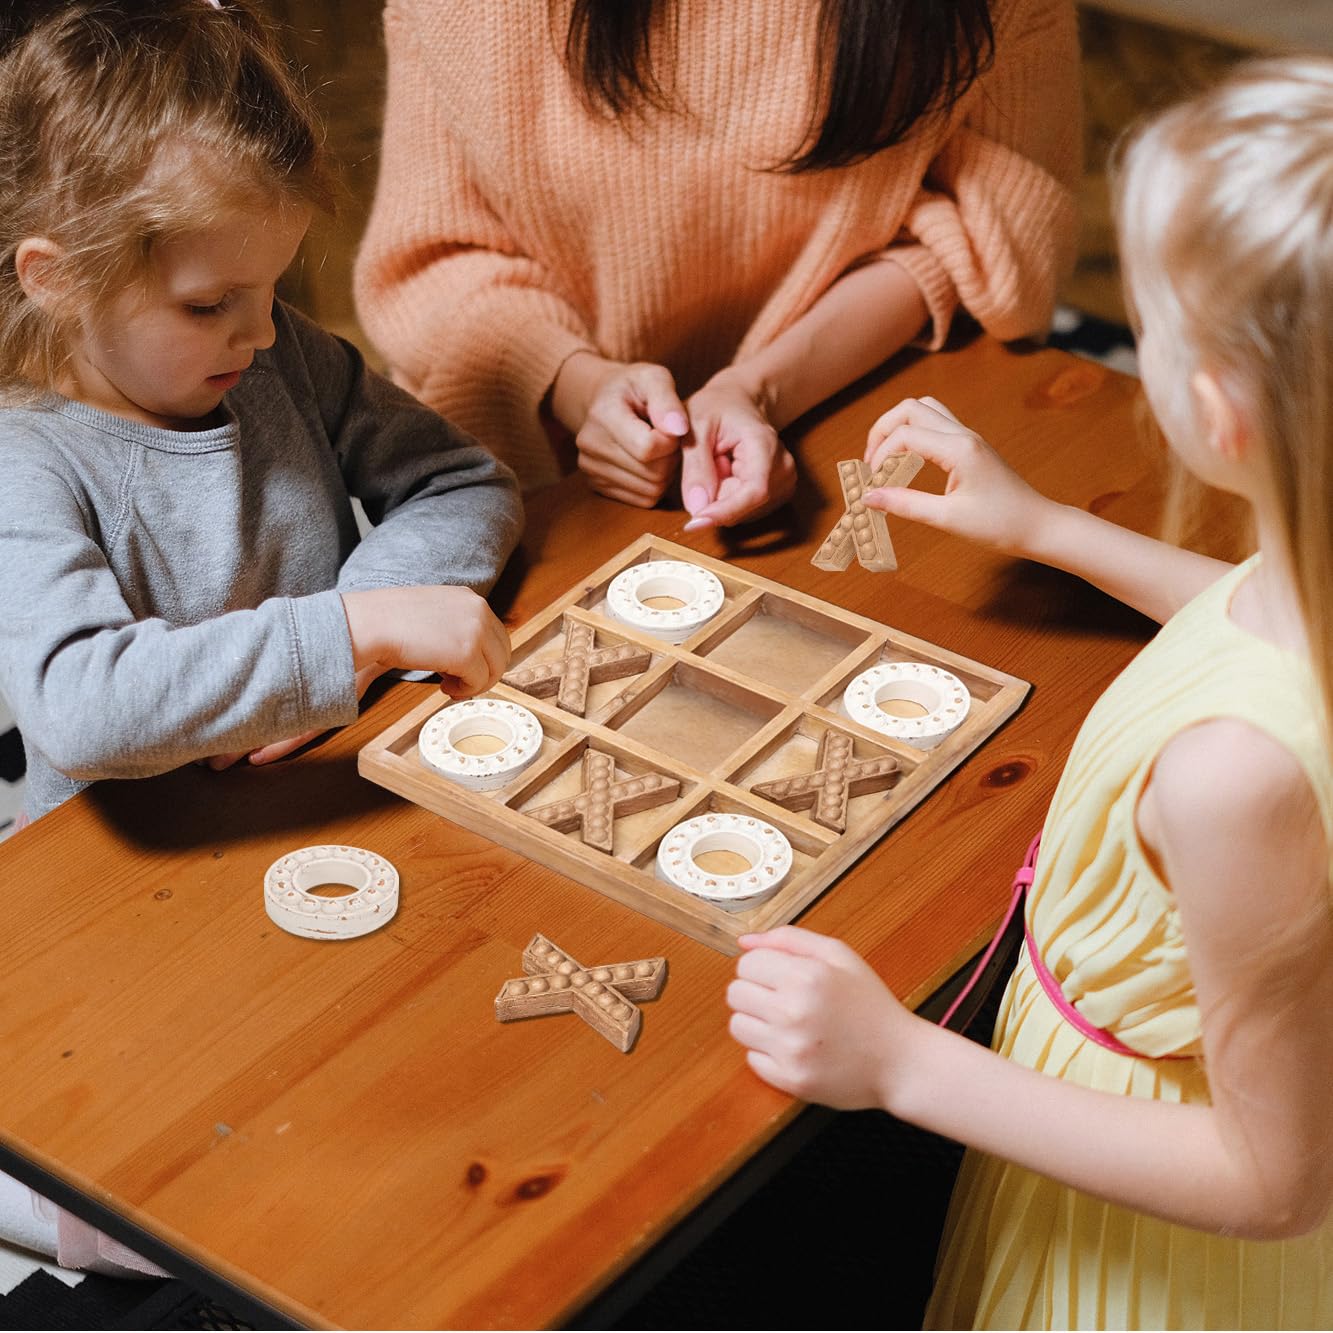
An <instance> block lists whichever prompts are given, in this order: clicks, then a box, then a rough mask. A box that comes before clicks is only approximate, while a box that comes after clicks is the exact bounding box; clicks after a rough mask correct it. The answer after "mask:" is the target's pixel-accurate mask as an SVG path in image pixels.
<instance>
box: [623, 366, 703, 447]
mask: <svg viewBox="0 0 1333 1333" xmlns="http://www.w3.org/2000/svg"><path fill="white" fill-rule="evenodd" d="M632 382H633V383H634V385H635V387H636V389H637V390H638V393H639V397H640V399H641V401H642V402H643V405H644V411H645V414H646V415H647V418H648V420H649V422H650V423H651V424H652V426H653V427H654V429H656V430H658V431H660V432H661V433H662V434H663V435H667V436H671V437H673V438H675V439H677V440H679V439H680V437H681V436H682V435H688V434H689V432H690V418H689V416H688V415H687V414H686V411H685V404H684V403H682V402H681V401H680V395H679V394H677V393H676V381H675V380H674V379H673V378H672V376H671V372H670V371H669V370H668V369H667V368H666V367H665V366H653V365H646V366H641V367H638V366H636V367H635V368H634V371H633V372H632Z"/></svg>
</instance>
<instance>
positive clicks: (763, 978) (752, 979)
mask: <svg viewBox="0 0 1333 1333" xmlns="http://www.w3.org/2000/svg"><path fill="white" fill-rule="evenodd" d="M817 966H818V964H817V963H816V962H815V961H813V960H812V959H811V958H809V957H807V956H803V955H801V954H796V953H790V952H788V951H787V950H785V949H776V948H759V949H749V950H747V951H746V952H745V953H743V954H742V955H741V956H740V958H738V959H737V960H736V976H737V977H738V978H740V979H742V980H744V981H746V982H749V983H752V984H754V985H756V986H762V987H763V988H764V989H765V991H766V992H768V993H771V992H773V991H775V990H779V989H781V988H782V987H783V986H786V985H790V984H791V983H792V982H794V981H798V980H800V979H802V978H804V977H806V976H808V975H809V974H810V973H811V972H812V971H813V970H814V969H815V968H816V967H817Z"/></svg>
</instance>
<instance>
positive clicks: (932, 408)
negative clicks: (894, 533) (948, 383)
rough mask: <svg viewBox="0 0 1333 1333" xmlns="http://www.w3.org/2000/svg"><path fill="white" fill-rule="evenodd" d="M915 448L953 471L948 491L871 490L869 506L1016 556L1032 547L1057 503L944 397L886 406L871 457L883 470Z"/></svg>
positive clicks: (868, 446) (867, 498) (866, 497)
mask: <svg viewBox="0 0 1333 1333" xmlns="http://www.w3.org/2000/svg"><path fill="white" fill-rule="evenodd" d="M909 450H910V451H911V452H914V453H918V454H920V455H921V457H922V458H924V459H925V460H926V461H927V462H928V463H934V464H935V465H936V466H937V467H940V468H943V470H944V471H945V472H947V473H948V474H949V482H948V485H947V486H945V488H944V494H943V495H931V494H929V493H928V492H926V491H915V490H910V489H908V488H907V487H905V486H884V487H881V488H879V489H877V490H870V491H867V492H866V493H865V495H864V496H863V497H862V498H863V499H864V500H865V502H866V504H867V505H869V506H870V507H871V508H872V509H881V510H883V511H884V513H886V514H894V515H896V516H897V517H899V518H910V519H912V520H914V521H915V522H918V523H926V524H929V525H930V526H931V527H934V528H942V529H944V530H945V531H946V532H953V533H956V534H957V535H958V536H960V537H968V538H970V539H971V540H972V541H976V542H981V543H983V544H984V545H987V546H995V547H998V548H999V549H1000V550H1002V551H1008V552H1011V553H1013V554H1021V553H1023V552H1024V551H1026V550H1028V549H1029V546H1030V542H1031V538H1032V534H1033V533H1034V531H1035V530H1036V527H1037V524H1038V522H1039V521H1040V515H1041V513H1042V511H1043V510H1044V509H1045V508H1046V507H1048V506H1049V505H1050V504H1051V501H1049V500H1047V499H1046V497H1045V496H1043V495H1041V494H1039V493H1038V492H1037V491H1034V490H1033V489H1032V487H1031V486H1029V485H1028V484H1027V482H1025V481H1024V480H1023V479H1022V478H1021V477H1020V476H1019V475H1018V474H1017V473H1016V472H1015V471H1014V470H1013V469H1012V468H1011V467H1010V466H1009V465H1008V463H1006V462H1005V461H1004V460H1003V459H1002V458H1001V457H1000V456H999V454H997V453H996V452H995V450H994V449H992V448H991V446H990V445H989V444H987V443H986V441H985V440H983V439H982V438H981V436H980V435H978V434H977V433H976V432H975V431H971V430H968V428H967V427H966V426H964V425H963V424H962V422H960V421H959V420H958V418H957V417H956V416H954V414H953V413H952V412H950V411H949V409H948V408H947V407H945V406H944V404H943V403H941V402H940V401H939V400H938V399H936V398H905V399H904V400H903V401H902V402H901V403H899V404H898V405H897V406H896V407H892V408H890V409H889V410H888V411H887V412H885V413H884V415H883V416H882V417H880V419H879V420H878V421H877V422H875V424H874V425H873V426H872V427H871V428H870V438H869V440H868V441H867V443H866V451H865V459H866V462H867V463H869V464H870V466H871V467H872V468H875V467H878V466H879V464H880V463H882V462H883V461H884V460H885V459H886V458H887V457H889V455H891V454H902V453H907V452H908V451H909Z"/></svg>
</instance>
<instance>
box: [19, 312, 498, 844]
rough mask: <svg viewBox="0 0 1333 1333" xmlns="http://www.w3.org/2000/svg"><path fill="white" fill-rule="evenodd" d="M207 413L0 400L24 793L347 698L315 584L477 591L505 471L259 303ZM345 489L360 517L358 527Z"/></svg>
mask: <svg viewBox="0 0 1333 1333" xmlns="http://www.w3.org/2000/svg"><path fill="white" fill-rule="evenodd" d="M274 320H275V323H276V325H277V341H276V342H275V343H274V345H273V347H272V348H270V349H268V350H267V351H261V352H259V353H258V354H257V355H256V357H255V361H254V365H253V366H252V367H251V369H250V370H249V371H248V372H247V373H246V375H245V376H244V378H243V379H242V380H241V382H240V384H238V385H237V387H236V388H235V389H233V390H231V391H230V392H229V393H228V394H227V395H226V397H225V399H224V401H223V405H222V409H221V413H220V417H221V418H222V424H220V425H217V426H215V427H213V428H212V429H208V430H201V431H195V432H189V431H174V430H164V429H157V428H154V427H151V426H146V425H140V424H137V423H135V422H132V421H126V420H122V419H121V418H120V417H116V416H112V415H110V414H108V413H105V412H101V411H98V410H96V409H94V408H90V407H87V406H85V405H83V404H81V403H76V402H71V401H69V400H67V399H64V398H56V397H52V398H49V399H47V400H45V401H44V402H43V403H41V404H39V405H36V406H33V407H26V406H25V407H17V406H15V407H8V408H4V409H0V693H3V694H4V695H5V697H6V698H7V699H8V700H9V702H10V704H11V706H12V707H13V710H14V713H15V715H16V717H17V719H18V725H19V730H20V732H21V733H22V736H23V742H24V747H25V749H26V752H27V757H28V787H27V811H28V813H29V814H30V815H31V816H32V817H34V818H35V817H37V816H39V815H42V814H44V813H46V812H47V811H48V810H50V809H52V808H53V807H54V806H56V805H58V804H59V803H60V802H61V801H63V800H66V799H67V798H68V797H70V796H72V795H73V794H74V793H75V792H76V791H78V790H79V789H80V788H81V787H83V786H86V785H87V784H88V783H89V782H91V781H94V780H96V779H98V778H111V777H115V778H131V777H146V776H148V775H150V774H153V773H161V772H165V771H166V770H167V769H171V768H175V767H177V766H178V765H180V764H183V763H186V762H188V761H190V760H193V759H198V758H202V757H205V756H208V755H215V754H223V753H228V752H235V751H246V750H250V749H253V748H254V747H256V746H258V745H262V744H264V743H266V742H270V741H277V740H282V739H284V738H286V737H289V736H297V735H300V734H302V733H303V732H306V731H311V730H314V729H316V728H318V729H324V728H328V727H335V726H340V725H342V724H344V723H347V722H350V721H352V720H353V719H354V718H355V717H356V713H357V698H356V685H355V672H354V670H353V666H352V646H351V639H350V636H349V634H348V629H347V620H346V617H345V616H344V613H343V608H342V601H341V599H340V597H339V592H341V591H347V590H352V589H361V588H380V587H390V586H395V587H396V586H410V585H414V584H429V583H440V584H457V585H463V586H466V587H469V588H472V589H474V590H476V591H478V592H483V593H484V592H486V591H487V590H488V589H489V588H490V586H491V584H492V583H493V582H494V581H495V579H496V578H497V577H498V575H499V573H500V570H501V569H502V568H503V566H504V563H505V560H506V559H507V558H508V556H509V553H510V551H511V550H512V549H513V548H514V546H515V544H516V543H517V541H518V537H519V534H520V530H521V525H522V508H521V503H520V501H519V498H518V491H517V489H516V487H515V485H514V481H513V477H512V474H511V473H510V472H509V470H508V469H507V468H505V467H504V466H503V465H502V464H500V463H498V462H497V461H496V460H495V459H494V458H493V457H492V456H491V455H490V454H489V453H487V452H486V450H484V449H483V448H481V446H479V445H478V444H476V443H475V442H474V441H473V440H472V439H471V438H470V437H468V436H466V435H464V434H462V433H461V432H460V431H458V430H456V429H454V428H453V427H451V426H450V425H449V424H448V423H447V422H445V421H444V420H442V419H441V418H440V417H439V416H438V415H436V414H435V413H434V412H432V411H430V410H429V409H428V408H425V407H423V406H422V405H421V404H419V403H418V402H417V401H416V400H415V399H413V398H411V397H410V396H409V395H408V394H406V393H404V392H402V391H401V390H399V389H397V388H395V387H394V386H393V385H392V384H390V383H389V382H388V381H387V380H385V379H383V378H381V377H380V376H378V375H375V374H373V373H372V372H370V371H368V370H367V368H366V367H365V365H364V363H363V362H362V360H361V357H360V356H359V355H358V353H357V352H356V351H355V350H354V349H353V348H352V347H351V346H349V345H348V344H346V343H344V342H342V341H341V340H340V339H337V338H334V337H333V336H331V335H330V334H327V333H324V332H322V331H321V330H320V329H318V328H317V327H316V326H315V325H313V324H312V323H310V321H309V320H307V319H305V318H304V317H302V316H301V315H299V314H297V313H296V312H295V311H293V310H291V309H290V308H288V307H285V306H283V305H281V304H280V303H279V304H278V305H277V306H276V307H275V309H274ZM349 495H355V496H357V497H358V498H359V499H360V500H361V502H362V504H363V506H364V507H365V510H366V513H367V515H368V517H369V518H370V521H371V522H372V523H373V524H375V525H376V526H375V528H374V530H373V531H371V532H370V533H368V534H367V535H366V537H365V538H364V539H362V540H360V541H358V538H357V527H356V521H355V518H354V516H353V513H352V507H351V503H350V500H349Z"/></svg>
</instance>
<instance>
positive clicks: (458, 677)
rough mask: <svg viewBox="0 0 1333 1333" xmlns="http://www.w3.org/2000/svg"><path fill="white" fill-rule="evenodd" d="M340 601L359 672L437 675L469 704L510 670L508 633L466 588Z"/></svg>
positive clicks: (394, 591)
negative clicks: (398, 669)
mask: <svg viewBox="0 0 1333 1333" xmlns="http://www.w3.org/2000/svg"><path fill="white" fill-rule="evenodd" d="M342 599H343V607H344V608H345V610H346V613H347V627H348V630H349V631H350V632H351V636H352V658H353V661H354V663H355V665H356V668H357V670H358V671H360V670H362V669H363V668H365V667H368V666H372V665H378V666H379V668H380V670H386V669H387V668H389V667H404V668H406V669H408V670H410V671H437V672H439V674H440V686H441V688H442V689H443V690H444V692H445V693H446V694H449V695H451V696H452V697H453V698H455V699H467V698H469V697H471V696H472V695H474V694H480V693H481V692H482V691H483V690H488V689H490V687H491V686H492V685H494V684H495V682H496V681H497V680H499V679H500V676H501V675H502V674H503V672H504V670H505V668H506V667H507V666H508V665H509V632H508V631H507V630H506V629H505V627H504V626H503V625H502V624H501V623H500V622H499V621H498V620H497V619H496V618H495V614H494V612H492V610H491V608H490V607H489V606H487V605H486V599H485V598H484V597H478V596H477V594H476V593H475V592H472V591H471V590H470V589H468V588H444V587H437V586H429V587H419V588H375V589H373V590H368V591H364V592H345V593H343V595H342Z"/></svg>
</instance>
